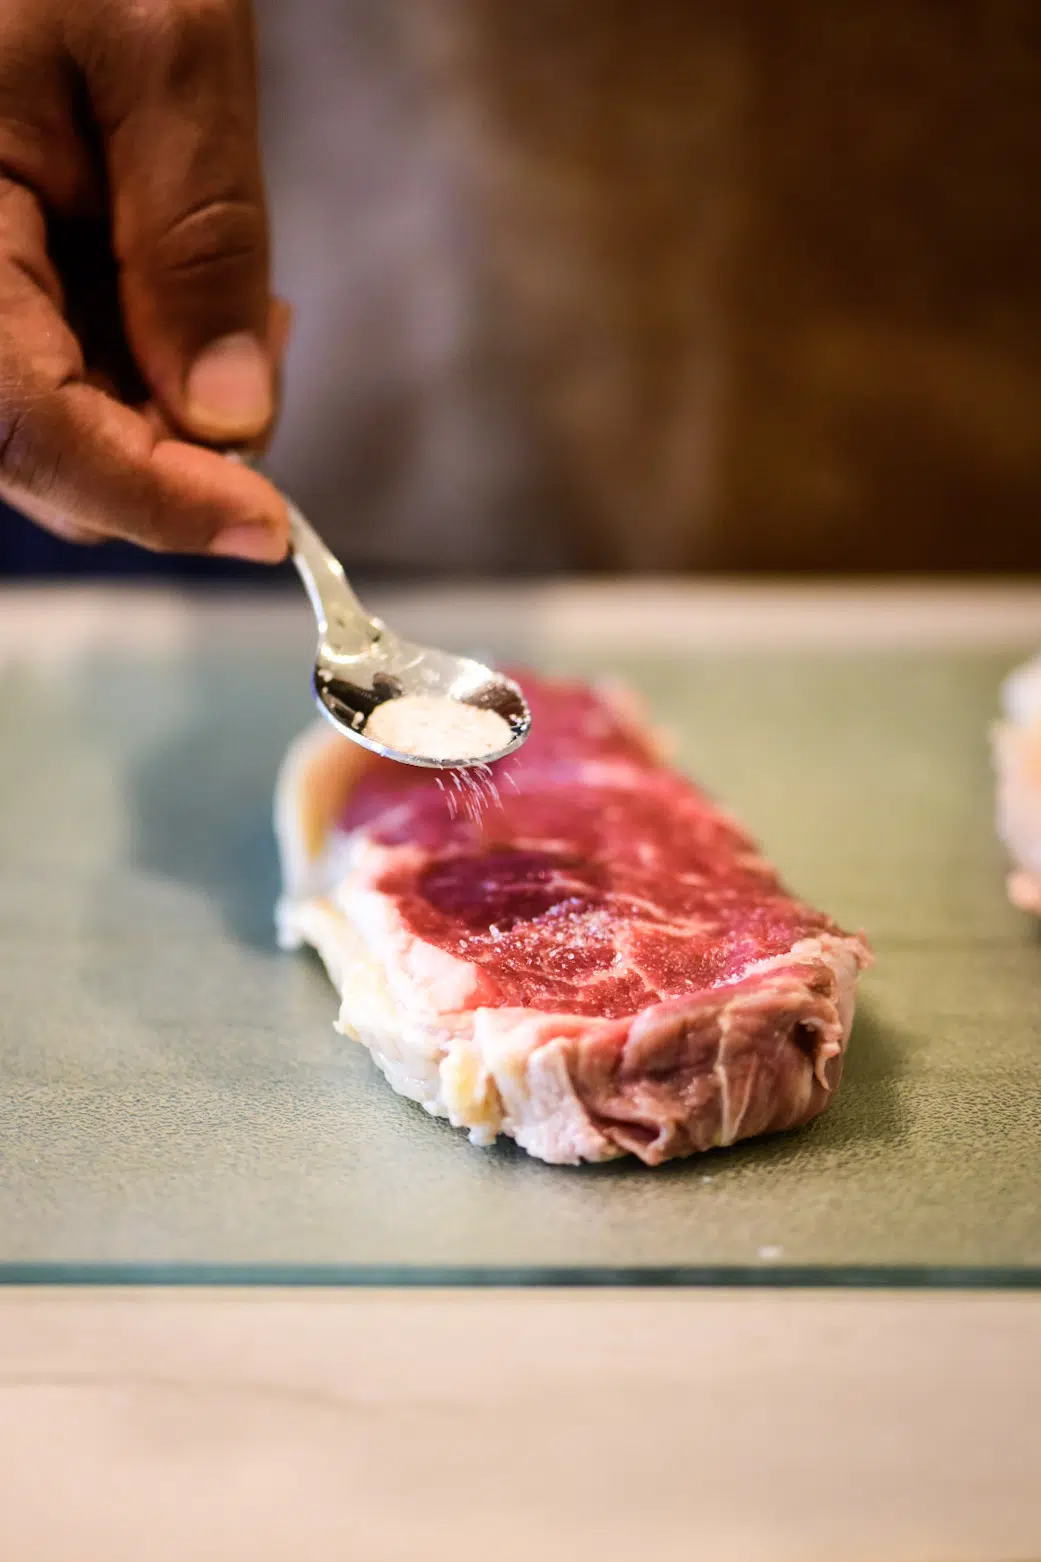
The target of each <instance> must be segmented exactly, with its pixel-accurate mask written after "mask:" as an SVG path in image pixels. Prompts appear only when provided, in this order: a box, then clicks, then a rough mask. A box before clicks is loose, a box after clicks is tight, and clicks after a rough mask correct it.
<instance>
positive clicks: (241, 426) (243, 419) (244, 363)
mask: <svg viewBox="0 0 1041 1562" xmlns="http://www.w3.org/2000/svg"><path fill="white" fill-rule="evenodd" d="M185 394H186V396H187V401H188V414H189V416H190V417H191V419H192V421H193V422H197V423H198V424H199V425H200V426H204V427H205V429H206V431H207V433H209V434H210V435H212V436H213V437H215V438H229V439H230V438H236V437H237V438H240V439H246V438H249V437H250V436H251V435H253V434H259V433H260V431H261V430H262V429H263V428H264V427H265V425H266V424H267V422H268V420H269V419H270V417H271V413H272V401H271V366H270V364H269V363H268V360H267V356H266V354H265V353H264V350H263V348H262V347H261V345H260V343H259V342H258V341H257V340H256V338H255V337H253V336H250V335H249V333H248V332H247V331H236V332H235V333H234V334H233V335H231V336H221V337H218V339H217V340H216V341H215V342H211V343H210V345H209V346H208V347H206V348H204V349H203V351H202V352H201V353H200V354H199V356H198V358H196V360H195V362H194V363H193V364H192V367H191V369H190V370H189V372H188V378H187V381H186V382H185Z"/></svg>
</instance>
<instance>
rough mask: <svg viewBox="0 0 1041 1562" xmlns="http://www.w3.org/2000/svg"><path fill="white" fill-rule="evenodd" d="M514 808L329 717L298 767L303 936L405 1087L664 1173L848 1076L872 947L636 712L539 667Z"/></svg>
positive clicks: (345, 1012)
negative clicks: (799, 885) (759, 841)
mask: <svg viewBox="0 0 1041 1562" xmlns="http://www.w3.org/2000/svg"><path fill="white" fill-rule="evenodd" d="M523 681H524V687H525V692H526V694H527V695H528V698H529V701H530V703H531V707H532V715H533V727H532V735H531V738H530V739H529V741H528V743H527V744H526V745H525V747H524V748H523V749H522V750H520V752H519V753H518V754H517V755H516V756H514V757H513V758H511V759H509V760H507V761H504V762H503V763H502V764H501V765H499V766H498V767H497V770H496V775H495V780H496V783H497V788H498V793H499V799H500V801H499V803H498V804H494V803H491V804H488V805H487V806H485V807H484V808H483V809H482V810H480V811H479V812H477V811H474V810H467V809H463V810H461V809H460V808H459V806H458V799H457V798H456V797H455V795H454V794H453V792H452V791H451V790H450V789H449V790H448V791H445V790H442V788H441V787H439V785H438V783H437V779H436V778H435V777H434V776H433V775H432V774H431V773H430V772H426V771H422V770H415V769H410V768H408V767H405V766H396V765H391V764H388V763H387V762H385V761H372V760H367V759H366V758H364V757H363V751H362V750H359V749H358V748H357V747H356V746H354V745H352V744H350V743H349V742H347V741H345V740H343V739H341V738H338V737H337V736H336V735H335V734H334V733H331V732H330V731H329V729H328V728H323V729H322V731H321V732H315V733H313V734H310V735H308V736H305V738H304V739H303V740H302V741H301V742H300V743H298V745H297V746H296V748H295V749H294V750H293V751H292V752H291V754H290V756H289V757H288V759H287V763H286V767H285V770H284V773H283V778H282V783H281V787H280V795H279V806H278V821H279V833H280V838H281V841H282V845H283V858H284V865H285V872H286V894H285V896H284V898H283V901H282V904H281V908H280V925H281V931H282V936H283V939H284V941H285V942H286V943H288V944H294V943H299V942H302V941H307V942H310V943H313V944H314V945H315V946H316V947H317V948H318V950H319V951H320V953H321V954H322V956H323V958H324V960H325V962H326V965H327V967H328V969H329V971H330V974H331V976H332V978H333V980H334V982H335V983H336V985H337V987H338V988H339V990H340V993H341V996H342V1004H343V1006H342V1010H341V1014H340V1021H339V1024H340V1027H341V1029H342V1030H343V1031H344V1032H345V1033H346V1034H348V1035H351V1036H354V1037H356V1038H357V1039H358V1040H360V1041H362V1042H363V1043H364V1044H365V1045H366V1046H367V1047H368V1048H369V1049H370V1051H371V1052H372V1054H373V1056H374V1058H375V1059H376V1061H377V1063H378V1064H379V1065H380V1067H381V1068H382V1069H383V1071H384V1073H385V1074H386V1075H387V1077H388V1079H389V1080H390V1081H391V1083H392V1084H393V1085H394V1087H395V1088H396V1089H398V1090H400V1091H402V1092H403V1093H404V1094H406V1095H409V1096H412V1097H414V1098H415V1099H416V1100H418V1101H420V1102H422V1104H423V1105H424V1106H425V1107H426V1108H427V1109H428V1110H429V1111H431V1112H435V1113H438V1114H443V1115H445V1116H447V1117H448V1118H449V1119H450V1121H451V1122H452V1123H454V1124H455V1125H456V1126H458V1127H465V1128H467V1129H468V1130H469V1131H470V1136H471V1138H472V1139H473V1140H474V1141H475V1142H476V1143H480V1144H487V1143H490V1142H491V1141H492V1140H494V1139H495V1137H496V1135H497V1134H499V1133H506V1134H510V1135H512V1137H513V1138H514V1139H516V1140H517V1142H518V1143H519V1144H521V1145H523V1146H524V1148H525V1149H527V1150H528V1151H529V1152H530V1153H531V1154H532V1155H536V1156H539V1157H541V1158H542V1159H543V1160H547V1161H554V1162H577V1161H580V1160H593V1161H599V1160H606V1159H609V1158H611V1157H613V1156H617V1155H620V1154H623V1153H625V1152H627V1151H631V1152H632V1153H633V1154H635V1155H638V1156H639V1157H640V1158H641V1160H643V1161H645V1162H646V1163H647V1164H648V1165H658V1164H659V1163H660V1162H662V1161H665V1160H668V1159H670V1158H671V1157H674V1156H679V1155H688V1154H690V1153H691V1152H692V1151H695V1150H707V1149H710V1148H711V1147H712V1146H715V1145H724V1144H731V1143H733V1141H734V1140H736V1139H740V1138H747V1137H749V1136H751V1135H754V1134H763V1133H769V1132H772V1131H775V1130H778V1129H783V1128H791V1127H794V1126H796V1125H798V1124H800V1123H805V1122H807V1121H808V1120H809V1119H810V1118H812V1117H814V1116H815V1115H816V1114H817V1113H818V1112H820V1111H822V1110H823V1109H824V1107H825V1106H826V1105H827V1103H828V1101H829V1099H830V1098H831V1096H832V1094H833V1093H834V1091H835V1088H836V1087H837V1085H838V1082H839V1077H840V1075H841V1072H842V1057H843V1052H844V1049H845V1045H846V1042H847V1039H848V1037H849V1030H850V1024H851V1022H852V1016H853V994H854V987H855V983H856V977H857V974H858V971H859V970H860V969H861V968H862V967H863V966H865V965H866V964H867V963H868V962H869V959H870V956H869V952H868V949H867V946H866V944H865V943H864V941H863V939H861V938H859V937H853V936H850V935H848V934H846V933H843V932H842V931H841V930H840V929H839V928H838V927H836V925H835V924H834V923H833V922H832V921H831V920H830V919H829V918H828V917H826V916H824V915H823V914H822V913H820V912H818V911H814V910H812V909H811V908H810V907H808V906H805V905H803V904H802V903H801V902H800V901H798V900H795V899H793V898H792V897H791V896H790V895H789V894H788V893H787V892H786V890H785V889H784V888H783V886H782V885H781V884H780V882H779V880H778V878H777V875H776V873H775V871H774V869H773V868H772V867H771V866H770V864H769V863H768V862H767V861H766V860H765V859H764V858H763V857H762V855H761V854H760V852H759V850H758V848H757V847H756V845H755V843H754V842H753V841H752V840H751V839H750V838H749V837H748V836H747V835H746V834H745V833H744V831H743V830H742V829H741V828H740V826H739V825H737V824H736V823H735V821H734V820H733V819H732V818H730V816H729V815H728V814H726V813H725V812H724V811H723V810H722V809H720V808H719V807H718V806H717V805H716V804H715V803H713V802H712V801H711V800H710V799H709V798H708V797H706V796H705V795H704V793H702V792H700V791H699V790H698V789H697V788H695V787H694V786H692V785H691V784H690V782H688V781H687V780H685V779H684V778H683V777H681V776H679V775H677V774H676V773H675V772H674V771H673V770H671V769H670V768H669V767H668V766H667V765H666V764H665V763H664V762H663V760H662V759H661V757H660V755H659V754H658V752H657V751H656V749H655V747H654V745H653V743H652V741H651V739H650V738H649V736H648V734H647V732H646V730H645V729H644V728H643V727H642V726H641V725H640V724H639V722H638V720H637V719H636V718H635V717H634V715H633V714H632V713H631V712H629V711H627V709H626V708H625V705H624V703H622V702H620V701H619V699H618V698H617V697H614V698H612V697H610V696H608V695H606V694H603V693H597V692H594V691H593V690H591V689H589V688H587V687H585V686H583V685H580V684H575V683H564V682H546V681H540V680H533V679H530V678H526V679H524V680H523Z"/></svg>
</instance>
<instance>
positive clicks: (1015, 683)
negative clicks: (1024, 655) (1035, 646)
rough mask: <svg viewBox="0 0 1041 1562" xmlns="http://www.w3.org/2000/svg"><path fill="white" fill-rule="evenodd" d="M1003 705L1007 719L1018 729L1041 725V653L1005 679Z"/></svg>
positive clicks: (1002, 696)
mask: <svg viewBox="0 0 1041 1562" xmlns="http://www.w3.org/2000/svg"><path fill="white" fill-rule="evenodd" d="M1001 705H1002V709H1003V710H1004V712H1005V715H1006V717H1007V719H1008V720H1009V721H1011V722H1013V723H1014V724H1015V725H1016V726H1017V727H1036V726H1038V725H1039V724H1041V653H1039V654H1038V655H1037V656H1034V657H1032V658H1031V659H1030V661H1029V662H1024V663H1023V666H1022V667H1017V668H1016V670H1015V672H1013V673H1010V674H1009V676H1008V677H1007V678H1006V679H1005V682H1004V683H1003V684H1002V686H1001Z"/></svg>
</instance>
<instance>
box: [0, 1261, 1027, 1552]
mask: <svg viewBox="0 0 1041 1562" xmlns="http://www.w3.org/2000/svg"><path fill="white" fill-rule="evenodd" d="M0 1467H2V1469H3V1471H4V1476H3V1493H4V1496H3V1502H2V1503H0V1556H3V1557H4V1558H5V1559H12V1562H14V1559H17V1562H69V1559H70V1558H75V1559H76V1562H143V1559H146V1558H147V1559H148V1562H183V1559H186V1558H192V1559H193V1562H206V1559H209V1558H213V1559H219V1562H312V1559H315V1562H317V1559H318V1558H334V1557H335V1558H339V1557H343V1558H350V1559H359V1562H361V1559H364V1562H392V1559H393V1562H413V1559H419V1558H430V1559H433V1562H440V1559H442V1558H444V1559H449V1558H451V1559H453V1562H464V1559H469V1558H478V1557H480V1558H486V1557H494V1558H497V1559H499V1562H522V1559H523V1562H529V1559H545V1562H557V1559H560V1562H565V1559H567V1562H571V1559H574V1558H579V1557H581V1558H586V1557H589V1558H593V1557H595V1558H598V1559H600V1562H615V1559H618V1562H621V1559H623V1558H625V1559H627V1558H630V1557H635V1556H640V1557H653V1558H655V1559H657V1562H681V1559H682V1562H690V1559H692V1558H702V1557H704V1558H712V1559H713V1562H788V1559H791V1562H817V1559H820V1562H836V1559H839V1558H850V1559H868V1558H871V1559H873V1562H877V1559H880V1558H886V1559H890V1558H892V1559H901V1562H941V1559H944V1562H1011V1559H1021V1558H1030V1557H1036V1556H1038V1555H1041V1481H1039V1479H1038V1472H1039V1470H1041V1307H1039V1306H1038V1305H1037V1304H1036V1303H1035V1302H1034V1301H1032V1300H1030V1299H1025V1298H1022V1297H1007V1298H1000V1297H992V1296H972V1297H956V1296H942V1297H930V1296H906V1295H905V1296H899V1297H894V1296H890V1295H885V1294H882V1295H875V1296H871V1297H865V1296H862V1295H861V1296H857V1295H842V1294H818V1295H807V1294H802V1293H787V1294H773V1295H769V1294H759V1293H748V1292H745V1293H733V1292H716V1293H707V1292H684V1293H665V1294H661V1293H655V1294H648V1293H632V1292H613V1293H606V1294H599V1295H593V1294H589V1293H545V1292H543V1293H537V1292H528V1293H524V1294H519V1293H510V1292H505V1293H504V1292H497V1293H496V1292H492V1293H484V1294H480V1293H472V1292H470V1293H466V1292H462V1293H422V1292H419V1293H396V1294H391V1293H381V1292H371V1293H358V1292H354V1293H350V1292H346V1293H345V1292H335V1291H331V1292H318V1293H316V1292H295V1293H294V1292H265V1291H259V1292H256V1291H255V1292H216V1293H209V1292H163V1291H138V1292H133V1293H126V1292H124V1293H120V1292H90V1291H87V1292H83V1291H80V1292H64V1293H62V1292H54V1291H51V1292H45V1293H34V1292H21V1293H18V1292H8V1293H5V1294H3V1295H0Z"/></svg>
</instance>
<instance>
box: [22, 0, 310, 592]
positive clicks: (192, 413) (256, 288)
mask: <svg viewBox="0 0 1041 1562" xmlns="http://www.w3.org/2000/svg"><path fill="white" fill-rule="evenodd" d="M287 326H288V312H287V310H286V308H285V306H284V305H281V304H280V303H279V302H278V301H277V300H273V299H272V297H271V295H270V292H269V287H268V233H267V216H266V211H265V204H264V190H263V182H262V176H261V169H260V157H259V151H258V144H257V126H256V89H255V79H254V56H253V36H252V18H251V15H250V10H249V3H248V0H2V4H0V497H2V498H4V499H6V500H8V501H9V502H10V503H11V504H13V505H15V506H16V507H17V508H18V509H20V510H22V511H24V512H25V513H26V514H27V515H29V516H31V517H32V518H33V519H34V520H36V521H38V522H40V524H41V525H43V526H46V527H49V528H50V529H51V530H52V531H54V532H57V533H59V535H61V536H64V537H68V538H72V539H74V540H76V541H83V542H91V541H97V540H99V539H101V538H104V537H124V538H128V539H130V540H131V541H133V542H136V543H140V544H141V545H143V546H144V547H147V548H155V549H164V550H165V549H170V550H175V551H179V552H202V551H206V552H209V553H216V554H224V555H233V556H236V557H239V558H248V559H257V560H268V561H272V562H273V561H276V560H278V559H280V558H282V557H283V556H284V554H285V551H286V546H287V519H286V514H285V507H284V505H283V503H282V501H281V500H280V498H279V496H278V494H277V493H276V492H275V490H274V489H273V488H272V487H271V485H270V484H269V483H267V482H265V481H264V479H263V478H262V477H260V476H258V475H257V474H256V473H253V472H250V471H248V470H247V469H246V468H245V467H242V466H238V465H236V464H233V463H232V462H230V461H227V460H225V459H224V457H223V456H221V455H219V454H218V453H217V451H216V450H208V449H206V448H204V446H203V445H200V444H197V443H191V442H189V441H204V442H208V443H209V444H212V445H215V446H220V445H226V446H230V445H247V444H251V443H256V442H258V441H262V439H263V437H264V435H265V434H266V432H267V430H268V428H269V425H270V423H271V419H272V416H273V411H274V400H275V383H274V382H275V378H276V370H277V364H278V361H279V359H280V356H281V353H282V349H283V347H284V342H285V335H286V332H287Z"/></svg>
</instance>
